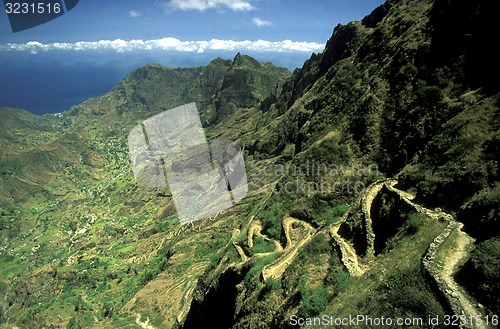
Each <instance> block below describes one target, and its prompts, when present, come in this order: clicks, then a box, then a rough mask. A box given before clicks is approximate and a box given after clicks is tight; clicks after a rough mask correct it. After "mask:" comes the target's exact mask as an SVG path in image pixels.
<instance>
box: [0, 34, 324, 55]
mask: <svg viewBox="0 0 500 329" xmlns="http://www.w3.org/2000/svg"><path fill="white" fill-rule="evenodd" d="M323 48H324V44H320V43H317V42H303V41H292V40H282V41H266V40H257V41H249V40H244V41H234V40H220V39H212V40H206V41H205V40H198V41H181V40H179V39H176V38H171V37H169V38H162V39H154V40H141V39H137V40H128V41H127V40H122V39H115V40H99V41H79V42H74V43H66V42H55V43H41V42H38V41H30V42H27V43H22V44H15V43H8V44H6V45H0V52H12V51H21V52H30V53H31V54H38V53H39V52H48V51H56V50H59V51H61V50H62V51H89V50H94V51H95V50H115V51H117V52H129V51H136V50H164V51H165V50H166V51H180V52H197V53H203V52H205V51H206V50H229V51H256V52H289V53H290V52H320V51H322V50H323Z"/></svg>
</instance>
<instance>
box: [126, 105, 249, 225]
mask: <svg viewBox="0 0 500 329" xmlns="http://www.w3.org/2000/svg"><path fill="white" fill-rule="evenodd" d="M128 146H129V155H130V160H131V162H132V168H133V172H134V177H135V179H136V181H137V183H138V184H139V185H141V186H145V187H152V188H165V187H169V188H170V191H171V193H172V198H173V201H174V204H175V207H176V209H177V213H178V216H179V220H180V222H181V224H187V223H192V222H195V221H199V220H202V219H204V218H207V217H210V216H212V215H214V214H216V213H218V212H219V211H222V210H225V209H228V208H230V207H232V206H234V205H235V204H236V203H237V202H238V201H240V200H241V199H243V198H244V197H245V196H246V194H247V192H248V184H247V174H246V170H245V163H244V159H243V154H242V150H241V147H240V146H239V145H238V144H237V143H235V142H232V141H220V140H216V141H213V142H211V143H208V142H207V140H206V137H205V132H204V130H203V127H202V125H201V121H200V116H199V114H198V110H197V108H196V104H195V103H190V104H187V105H183V106H179V107H176V108H174V109H171V110H168V111H164V112H162V113H160V114H157V115H155V116H153V117H151V118H149V119H147V120H145V121H144V122H143V123H142V124H140V125H137V126H136V127H134V129H132V130H131V131H130V132H129V134H128Z"/></svg>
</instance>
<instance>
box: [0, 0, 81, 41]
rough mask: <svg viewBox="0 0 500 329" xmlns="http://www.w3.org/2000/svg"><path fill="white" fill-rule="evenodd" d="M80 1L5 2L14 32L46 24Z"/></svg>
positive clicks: (10, 0) (37, 0)
mask: <svg viewBox="0 0 500 329" xmlns="http://www.w3.org/2000/svg"><path fill="white" fill-rule="evenodd" d="M78 2H79V0H35V1H34V0H4V4H5V12H6V13H7V16H8V17H9V22H10V27H11V28H12V32H14V33H16V32H20V31H24V30H27V29H30V28H33V27H35V26H38V25H42V24H45V23H47V22H49V21H51V20H53V19H56V18H58V17H60V16H62V15H64V14H66V13H67V12H68V11H70V10H71V9H73V8H75V6H76V5H77V4H78Z"/></svg>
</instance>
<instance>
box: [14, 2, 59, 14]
mask: <svg viewBox="0 0 500 329" xmlns="http://www.w3.org/2000/svg"><path fill="white" fill-rule="evenodd" d="M5 10H6V13H7V14H59V13H60V12H61V10H62V9H61V4H60V3H58V2H56V3H50V2H49V3H44V2H39V3H26V2H22V3H20V2H14V3H11V2H7V3H6V4H5Z"/></svg>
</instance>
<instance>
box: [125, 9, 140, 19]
mask: <svg viewBox="0 0 500 329" xmlns="http://www.w3.org/2000/svg"><path fill="white" fill-rule="evenodd" d="M128 15H129V16H130V17H132V18H135V17H139V16H141V15H142V14H141V13H140V12H139V11H137V10H131V11H129V12H128Z"/></svg>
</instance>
